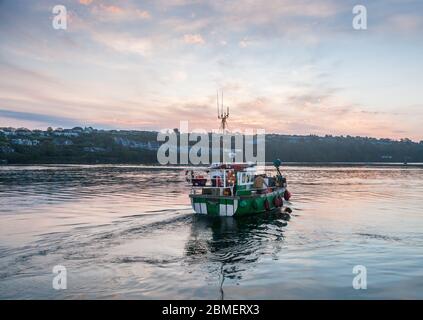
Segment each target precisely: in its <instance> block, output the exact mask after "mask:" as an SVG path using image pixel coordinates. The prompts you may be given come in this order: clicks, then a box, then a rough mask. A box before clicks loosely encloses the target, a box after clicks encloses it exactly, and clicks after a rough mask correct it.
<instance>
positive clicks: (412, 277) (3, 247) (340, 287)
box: [0, 165, 423, 299]
mask: <svg viewBox="0 0 423 320" xmlns="http://www.w3.org/2000/svg"><path fill="white" fill-rule="evenodd" d="M183 173H184V172H183V170H181V169H171V168H167V169H163V168H155V167H144V166H103V165H98V166H3V167H0V299H11V298H17V299H90V298H95V299H106V298H107V299H159V298H165V299H206V298H207V299H296V298H301V299H326V298H334V299H388V298H389V299H390V298H400V299H407V298H419V299H422V298H423V169H421V168H418V167H376V166H372V167H362V166H289V167H286V168H284V174H285V175H286V176H287V179H288V183H289V190H290V191H291V192H292V194H293V197H292V199H291V201H290V202H289V203H287V205H288V206H289V207H291V208H292V210H293V212H292V214H291V218H290V220H289V221H287V220H284V219H283V217H282V216H281V215H278V214H271V215H266V216H252V217H248V218H242V219H234V218H229V217H228V218H214V219H210V218H207V217H200V216H195V215H193V211H192V209H191V207H190V204H189V198H188V193H189V188H188V187H187V186H186V184H185V180H184V175H183ZM56 265H61V266H64V267H65V268H66V274H67V281H66V284H67V289H65V290H55V289H54V288H53V286H52V282H53V279H54V277H55V276H56V275H55V274H54V273H53V272H52V270H53V267H54V266H56ZM357 265H360V266H363V267H365V270H366V284H367V289H360V290H357V289H354V287H353V285H352V283H353V279H354V277H356V276H357V275H356V274H354V273H353V268H354V266H357ZM360 270H361V271H360V274H359V275H360V276H362V277H364V273H363V270H364V269H360ZM362 279H363V278H362ZM361 284H363V282H361Z"/></svg>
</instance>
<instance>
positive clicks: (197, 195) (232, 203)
mask: <svg viewBox="0 0 423 320" xmlns="http://www.w3.org/2000/svg"><path fill="white" fill-rule="evenodd" d="M216 103H217V116H218V119H219V120H220V121H221V125H220V129H221V132H222V134H226V133H227V131H226V130H227V119H228V118H229V107H227V108H226V111H225V109H224V106H223V93H222V104H221V106H219V95H217V100H216ZM224 151H225V150H224ZM228 154H229V158H233V157H234V156H235V154H234V153H233V152H232V150H229V152H228ZM273 164H274V166H275V168H276V175H275V176H271V175H267V174H263V173H259V172H258V170H257V165H256V164H255V163H235V162H233V161H232V162H229V163H215V164H212V165H211V166H210V167H209V168H208V169H207V170H205V171H203V172H198V171H197V172H195V171H194V170H187V171H186V172H185V174H186V180H187V181H188V182H189V183H190V185H191V192H190V195H189V197H190V199H191V204H192V208H193V209H194V211H195V212H196V213H197V214H204V215H211V216H242V215H249V214H258V213H265V212H271V211H274V210H280V208H282V207H283V205H284V200H285V201H289V199H290V197H291V194H290V192H289V191H288V190H287V182H286V178H285V177H284V176H282V173H281V171H280V166H281V160H279V159H276V160H275V161H274V162H273Z"/></svg>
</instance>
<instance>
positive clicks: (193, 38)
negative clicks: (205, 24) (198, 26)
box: [184, 34, 205, 44]
mask: <svg viewBox="0 0 423 320" xmlns="http://www.w3.org/2000/svg"><path fill="white" fill-rule="evenodd" d="M184 42H185V43H188V44H204V43H205V41H204V39H203V37H202V36H201V34H185V35H184Z"/></svg>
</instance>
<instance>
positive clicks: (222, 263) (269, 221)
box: [185, 211, 289, 299]
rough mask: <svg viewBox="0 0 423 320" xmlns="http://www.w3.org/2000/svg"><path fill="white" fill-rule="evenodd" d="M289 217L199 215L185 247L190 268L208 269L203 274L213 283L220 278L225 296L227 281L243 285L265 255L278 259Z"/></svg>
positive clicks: (271, 215)
mask: <svg viewBox="0 0 423 320" xmlns="http://www.w3.org/2000/svg"><path fill="white" fill-rule="evenodd" d="M288 218H289V215H288V214H286V213H283V212H280V211H275V212H272V213H267V214H260V215H252V216H245V217H210V216H203V215H195V216H194V217H193V221H192V227H191V236H190V239H189V240H188V242H187V244H186V246H185V257H186V263H187V265H188V268H190V269H191V270H192V269H193V267H194V266H197V267H199V268H201V269H203V270H202V271H207V272H203V274H205V275H206V277H207V278H208V279H207V280H210V281H211V282H216V281H217V279H219V281H220V298H221V299H224V292H223V285H224V282H225V280H227V281H228V280H229V281H231V282H232V283H234V284H239V281H240V280H241V279H242V278H243V274H244V272H245V271H247V270H248V271H249V272H251V269H252V268H254V266H255V265H256V264H257V263H258V262H259V260H260V259H261V258H262V257H263V258H264V257H270V258H271V259H273V260H277V259H278V254H279V252H280V251H281V250H282V248H283V242H284V227H285V226H286V225H287V220H288ZM204 269H206V270H204ZM209 277H210V278H209Z"/></svg>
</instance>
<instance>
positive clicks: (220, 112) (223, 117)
mask: <svg viewBox="0 0 423 320" xmlns="http://www.w3.org/2000/svg"><path fill="white" fill-rule="evenodd" d="M216 104H217V118H218V119H219V120H221V123H220V129H221V130H222V131H223V133H225V131H226V127H227V119H228V118H229V106H227V107H226V112H225V111H224V110H225V107H224V105H223V90H222V93H221V101H220V107H219V91H217V101H216Z"/></svg>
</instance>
